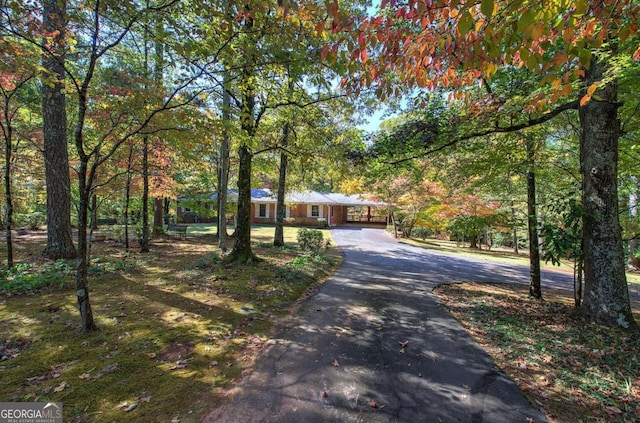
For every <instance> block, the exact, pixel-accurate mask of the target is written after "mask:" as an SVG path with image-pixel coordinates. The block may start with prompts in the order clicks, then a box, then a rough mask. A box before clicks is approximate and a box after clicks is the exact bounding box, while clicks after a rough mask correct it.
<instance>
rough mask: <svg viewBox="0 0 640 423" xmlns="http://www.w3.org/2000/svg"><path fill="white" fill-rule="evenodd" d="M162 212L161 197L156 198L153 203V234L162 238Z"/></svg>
mask: <svg viewBox="0 0 640 423" xmlns="http://www.w3.org/2000/svg"><path fill="white" fill-rule="evenodd" d="M163 220H164V212H163V210H162V197H156V198H155V199H154V201H153V234H154V235H156V236H162V235H163V234H164V226H163V223H162V222H163Z"/></svg>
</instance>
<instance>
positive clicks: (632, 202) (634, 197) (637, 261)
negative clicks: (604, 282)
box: [627, 177, 640, 269]
mask: <svg viewBox="0 0 640 423" xmlns="http://www.w3.org/2000/svg"><path fill="white" fill-rule="evenodd" d="M631 181H632V182H633V187H634V189H633V191H632V192H631V193H630V194H629V200H628V201H629V204H628V205H629V232H630V233H631V238H630V239H629V245H628V252H627V253H628V255H629V257H628V259H627V266H629V267H630V268H631V269H639V268H640V257H636V254H637V253H638V244H639V243H638V229H639V228H638V192H637V191H636V190H635V187H636V185H637V181H636V178H635V177H632V178H631Z"/></svg>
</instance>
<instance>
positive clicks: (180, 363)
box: [169, 360, 188, 370]
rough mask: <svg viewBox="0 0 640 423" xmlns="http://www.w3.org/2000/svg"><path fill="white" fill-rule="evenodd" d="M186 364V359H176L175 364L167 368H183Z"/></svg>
mask: <svg viewBox="0 0 640 423" xmlns="http://www.w3.org/2000/svg"><path fill="white" fill-rule="evenodd" d="M187 364H188V363H187V360H178V361H176V364H175V365H173V366H172V367H171V368H170V369H169V370H178V369H184V368H185V367H187Z"/></svg>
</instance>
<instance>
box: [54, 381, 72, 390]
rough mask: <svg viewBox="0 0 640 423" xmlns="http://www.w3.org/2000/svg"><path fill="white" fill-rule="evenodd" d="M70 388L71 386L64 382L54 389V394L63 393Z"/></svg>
mask: <svg viewBox="0 0 640 423" xmlns="http://www.w3.org/2000/svg"><path fill="white" fill-rule="evenodd" d="M67 386H69V384H68V383H67V382H62V383H61V384H60V385H58V386H56V387H55V388H54V389H53V392H62V391H64V389H65V388H66V387H67Z"/></svg>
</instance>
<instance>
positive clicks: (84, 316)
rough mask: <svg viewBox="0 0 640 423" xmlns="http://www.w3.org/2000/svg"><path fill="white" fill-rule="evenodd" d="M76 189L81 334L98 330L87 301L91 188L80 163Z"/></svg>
mask: <svg viewBox="0 0 640 423" xmlns="http://www.w3.org/2000/svg"><path fill="white" fill-rule="evenodd" d="M78 187H79V188H80V201H79V204H78V258H77V265H76V297H77V300H78V308H79V309H80V320H81V322H82V331H83V332H85V333H86V332H92V331H96V330H98V327H97V326H96V324H95V322H94V320H93V312H92V311H91V302H90V301H89V275H88V273H87V267H88V257H87V253H88V249H87V216H88V209H89V197H90V196H91V188H90V186H88V184H87V163H86V162H84V161H81V162H80V169H79V172H78Z"/></svg>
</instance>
